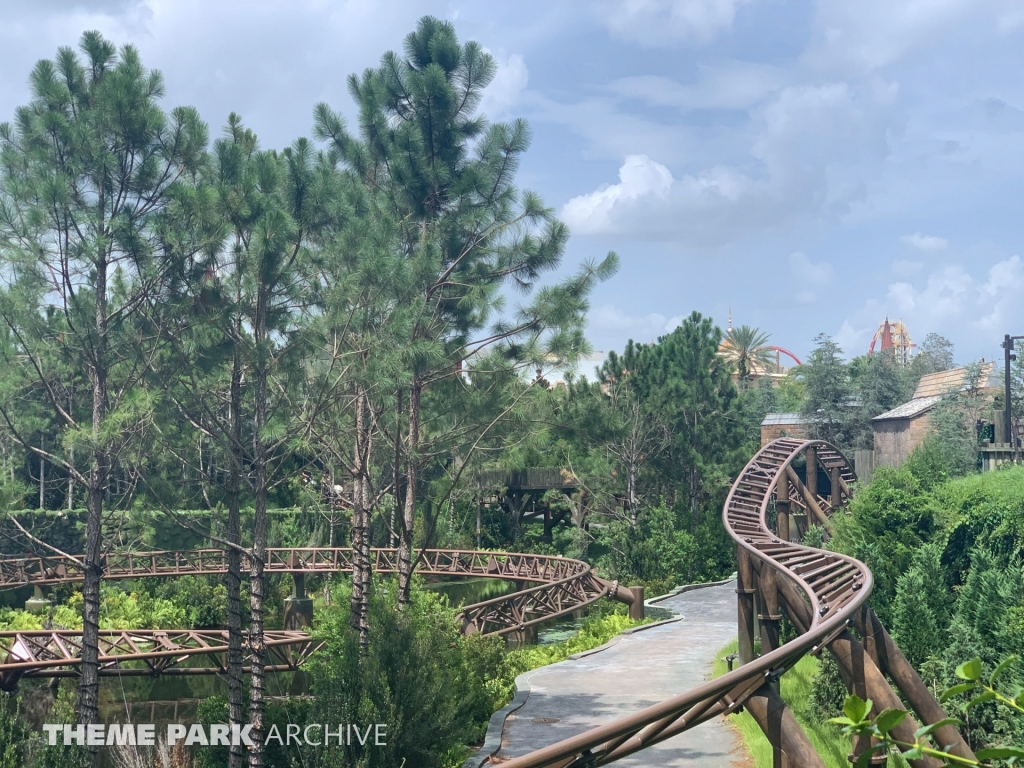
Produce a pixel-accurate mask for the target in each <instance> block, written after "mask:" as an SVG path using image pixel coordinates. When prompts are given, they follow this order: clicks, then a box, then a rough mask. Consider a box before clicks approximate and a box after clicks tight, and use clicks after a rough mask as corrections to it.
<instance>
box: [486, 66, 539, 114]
mask: <svg viewBox="0 0 1024 768" xmlns="http://www.w3.org/2000/svg"><path fill="white" fill-rule="evenodd" d="M488 53H490V54H491V56H493V57H494V61H495V63H496V64H497V65H498V71H497V72H496V73H495V75H494V79H493V80H492V81H491V84H490V85H489V86H487V89H486V90H485V91H484V95H483V98H482V99H481V101H480V111H481V112H483V113H484V114H485V115H487V117H488V119H490V120H501V119H503V118H506V117H508V116H509V114H510V112H511V110H512V108H513V107H515V106H516V105H518V104H519V102H520V100H521V99H522V95H523V92H524V91H525V90H526V85H527V83H528V82H529V79H530V73H529V70H527V68H526V61H525V60H524V59H523V57H522V56H521V55H520V54H518V53H513V54H512V55H511V56H507V55H505V52H504V51H498V52H494V51H488Z"/></svg>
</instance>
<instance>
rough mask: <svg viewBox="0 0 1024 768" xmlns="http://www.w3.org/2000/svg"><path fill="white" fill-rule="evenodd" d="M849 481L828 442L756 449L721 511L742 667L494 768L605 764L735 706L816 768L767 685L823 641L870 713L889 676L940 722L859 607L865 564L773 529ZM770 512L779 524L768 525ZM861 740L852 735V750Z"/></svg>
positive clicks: (947, 734)
mask: <svg viewBox="0 0 1024 768" xmlns="http://www.w3.org/2000/svg"><path fill="white" fill-rule="evenodd" d="M801 457H807V465H809V466H810V467H811V468H812V470H813V471H811V472H805V476H804V480H805V481H806V482H804V481H801V479H800V478H799V477H798V475H797V473H796V471H795V470H794V460H799V459H800V458H801ZM818 467H820V468H821V469H822V470H824V472H825V474H826V476H827V477H828V478H829V481H830V482H829V486H830V494H829V497H828V498H824V497H821V496H819V495H818V494H817V493H816V488H817V484H818V478H819V469H818ZM855 479H856V478H855V475H854V473H853V471H852V469H851V467H850V465H849V463H848V462H847V461H846V459H845V457H844V456H843V455H842V453H840V452H839V450H838V449H836V448H835V447H834V446H832V445H830V444H828V443H825V442H822V441H816V440H795V439H789V438H783V439H780V440H776V441H774V442H772V443H770V444H769V445H767V446H765V447H764V448H762V449H761V450H760V451H759V452H758V453H757V455H755V456H754V457H753V458H752V459H751V460H750V462H749V463H748V464H747V465H746V467H744V469H743V471H742V472H741V473H740V475H739V477H738V478H737V479H736V481H735V483H734V484H733V486H732V489H731V490H730V492H729V495H728V498H727V499H726V502H725V507H724V510H723V515H722V516H723V520H724V523H725V526H726V529H727V530H728V532H729V535H730V536H731V537H732V538H733V540H734V541H735V542H736V545H737V571H738V589H737V593H738V594H737V603H738V618H739V635H740V657H741V658H740V661H741V663H742V666H740V667H739V668H738V669H736V670H734V671H732V672H730V673H728V674H726V675H723V676H722V677H719V678H717V679H715V680H711V681H709V682H707V683H704V684H702V685H700V686H698V687H697V688H694V689H693V690H690V691H687V692H686V693H682V694H680V695H678V696H675V697H673V698H671V699H668V700H666V701H663V702H661V703H659V704H655V705H653V706H651V707H647V708H646V709H643V710H640V711H639V712H636V713H634V714H632V715H629V716H627V717H623V718H621V719H618V720H614V721H612V722H609V723H607V724H605V725H602V726H600V727H598V728H594V729H591V730H589V731H586V732H584V733H581V734H578V735H576V736H573V737H570V738H568V739H564V740H563V741H560V742H557V743H555V744H552V745H549V746H545V747H542V748H540V749H537V750H535V751H533V752H531V753H529V754H527V755H524V756H522V757H518V758H514V759H510V760H502V761H501V765H502V768H565V767H567V766H572V767H573V768H577V767H579V768H582V767H583V766H586V767H587V768H591V767H592V766H600V765H606V764H608V763H612V762H615V761H616V760H619V759H621V758H623V757H625V756H627V755H631V754H634V753H636V752H638V751H640V750H642V749H644V748H646V747H649V746H651V745H652V744H657V743H658V742H660V741H663V740H665V739H669V738H671V737H672V736H675V735H676V734H679V733H681V732H683V731H686V730H688V729H690V728H693V727H695V726H697V725H699V724H701V723H703V722H706V721H708V720H711V719H712V718H715V717H718V716H719V715H727V714H731V713H735V712H738V711H740V709H741V708H746V709H747V710H748V711H749V712H750V713H751V715H753V717H754V719H755V720H756V721H757V722H758V724H759V725H760V726H761V727H762V729H763V730H764V731H765V733H766V735H767V736H768V739H769V741H770V742H771V744H772V746H773V750H774V763H775V765H776V766H783V765H788V766H791V767H792V766H801V767H803V766H810V767H812V768H817V767H819V766H820V767H821V768H823V767H824V763H823V762H822V760H821V758H820V757H819V756H818V754H817V753H816V752H815V750H814V748H813V747H812V746H811V744H810V742H809V740H808V739H807V737H806V735H805V734H804V733H803V731H802V729H801V728H800V725H799V724H798V723H797V722H796V720H795V718H794V717H793V715H792V713H791V712H790V711H789V709H788V708H787V707H786V705H785V703H784V702H783V701H782V699H781V697H779V695H778V692H777V690H776V686H775V685H774V683H775V681H777V680H778V678H779V677H780V676H781V675H782V674H783V673H785V672H786V671H787V670H788V669H790V668H792V667H793V665H795V664H796V663H797V661H799V660H800V659H801V658H802V657H804V656H805V655H807V654H816V653H819V652H821V651H822V650H823V649H826V648H827V649H828V650H829V652H830V653H831V654H832V655H833V656H834V657H835V658H836V660H837V661H838V662H839V665H840V670H841V672H842V674H843V677H844V681H845V682H846V683H847V686H848V688H849V689H850V690H851V692H854V693H857V694H858V695H860V696H861V697H862V698H864V699H867V698H869V697H870V698H871V699H872V700H873V701H874V704H875V710H874V711H875V713H876V714H877V712H878V711H880V710H881V709H882V708H886V707H890V706H891V707H895V708H899V709H902V708H903V706H904V705H903V704H902V703H901V701H900V699H899V697H898V696H897V695H896V694H895V692H894V691H893V690H892V688H891V687H889V685H888V683H887V681H886V679H885V677H884V674H888V675H889V676H890V678H892V679H893V680H894V681H895V682H896V683H897V685H898V686H899V688H900V691H901V692H902V693H903V695H904V698H905V699H906V700H907V701H908V702H909V703H910V704H911V706H912V708H913V709H915V710H916V711H917V713H918V715H919V716H920V717H921V718H922V720H923V721H924V722H926V723H929V724H931V723H934V722H937V721H938V720H940V719H943V718H944V717H945V713H943V712H942V709H941V707H940V706H939V705H938V703H937V702H936V701H935V699H934V698H932V696H931V694H930V693H929V691H928V689H927V687H926V686H925V685H924V684H923V683H922V682H921V680H920V678H919V677H917V674H916V672H914V671H913V668H912V667H910V665H909V664H907V663H906V659H905V658H903V655H902V653H900V651H899V649H898V648H897V647H896V646H895V644H894V643H893V642H892V639H891V638H890V637H889V635H888V633H887V632H886V631H885V629H884V628H883V627H882V626H881V625H880V624H879V623H878V621H877V619H876V618H875V617H874V614H873V613H872V612H871V611H870V609H869V608H868V607H867V600H868V597H869V596H870V594H871V588H872V583H873V582H872V576H871V571H870V570H869V569H868V568H867V566H866V565H864V564H863V563H861V562H859V561H858V560H855V559H853V558H852V557H847V556H845V555H841V554H837V553H834V552H828V551H825V550H821V549H814V548H812V547H807V546H803V545H801V544H797V543H794V542H792V541H789V540H788V538H789V537H788V536H784V537H780V535H779V533H780V529H784V530H786V531H788V530H789V528H790V525H789V523H790V522H792V517H791V513H792V514H800V513H801V512H803V513H806V514H808V515H809V517H811V518H813V519H814V520H818V517H819V515H821V517H822V518H824V516H825V515H826V514H827V513H828V512H831V511H833V510H834V509H835V508H837V507H839V506H840V505H841V504H842V503H843V502H844V501H845V500H846V499H847V498H848V496H849V493H850V484H851V483H852V482H853V481H854V480H855ZM808 486H810V487H808ZM797 510H800V511H801V512H797ZM773 518H774V522H775V524H777V526H778V528H775V529H773V527H772V525H771V523H772V520H773ZM818 522H822V523H824V522H827V520H824V519H822V520H818ZM802 527H803V526H799V525H798V526H797V528H798V529H799V528H802ZM755 595H756V597H757V598H759V600H758V602H759V604H760V611H761V612H760V613H759V614H758V616H757V618H758V619H759V620H760V623H761V642H762V650H763V651H764V653H763V654H762V655H760V656H758V657H754V655H753V648H754V645H753V632H752V630H753V605H754V602H755ZM782 610H785V612H786V614H787V615H788V616H789V619H790V622H791V623H792V625H793V626H794V627H795V629H796V631H797V636H796V637H795V638H794V639H792V640H790V641H789V642H786V643H784V644H781V645H780V644H779V621H780V619H781V618H782V613H781V611H782ZM852 625H856V626H857V628H858V631H859V632H860V635H861V637H862V638H863V640H864V643H863V644H861V642H860V641H859V640H858V639H857V638H855V637H854V636H853V635H852V634H851V633H850V631H849V627H850V626H852ZM744 656H746V657H747V658H743V657H744ZM916 728H917V724H916V723H915V722H914V721H913V718H912V717H911V716H908V717H907V718H906V719H905V720H904V723H903V724H902V725H901V726H900V732H898V733H897V732H896V731H894V735H895V736H896V737H897V738H901V739H903V740H909V741H911V742H912V741H913V740H914V739H913V731H914V730H915V729H916ZM936 735H937V740H938V741H939V742H940V743H941V744H944V745H952V748H953V751H954V752H955V753H957V754H960V755H962V756H972V757H973V755H971V752H970V748H969V747H968V746H967V745H966V743H965V742H964V740H963V738H962V737H961V736H960V734H959V733H958V732H957V731H956V730H955V729H954V728H952V727H951V726H949V725H946V726H942V727H941V728H939V729H938V730H937V731H936ZM869 746H870V745H869V744H864V743H857V744H854V745H853V747H854V754H859V753H861V752H863V751H864V750H866V749H867V748H869ZM485 764H487V763H485ZM911 765H913V766H914V768H937V766H939V765H940V763H938V761H936V760H934V759H932V758H924V759H917V760H912V761H911Z"/></svg>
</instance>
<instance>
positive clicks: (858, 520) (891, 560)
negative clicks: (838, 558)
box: [831, 467, 936, 624]
mask: <svg viewBox="0 0 1024 768" xmlns="http://www.w3.org/2000/svg"><path fill="white" fill-rule="evenodd" d="M833 522H834V524H835V529H836V535H835V538H834V539H833V541H832V543H831V546H832V547H833V548H834V549H835V550H837V551H840V552H845V553H846V554H850V555H853V556H854V557H856V558H858V559H859V560H861V561H863V562H865V563H867V565H868V567H870V568H871V572H872V574H873V575H874V578H875V587H874V591H873V592H872V606H873V607H874V609H875V611H876V612H877V613H878V615H879V617H880V618H881V619H882V623H883V624H888V623H890V620H891V615H892V614H891V605H892V602H893V600H894V599H895V597H896V587H897V582H898V580H899V578H900V576H902V575H903V574H904V573H905V572H906V571H908V570H909V569H910V566H911V563H912V561H913V558H914V554H915V553H916V552H917V551H918V549H920V548H921V546H922V545H923V544H924V543H925V542H927V541H929V540H930V538H931V536H932V535H933V533H934V532H935V529H936V521H935V510H934V506H933V501H932V499H931V497H930V495H928V494H927V493H924V492H922V490H921V485H920V483H919V482H918V480H917V478H916V477H914V476H913V475H912V474H911V473H910V472H909V470H907V469H906V468H905V467H901V468H899V469H890V468H885V467H883V468H880V469H878V470H877V471H876V472H875V475H874V477H873V478H872V481H871V483H870V485H868V486H866V487H864V488H863V489H861V490H860V491H859V492H858V493H856V494H855V495H854V497H853V500H852V501H851V503H850V508H849V514H848V515H838V516H836V517H835V518H833Z"/></svg>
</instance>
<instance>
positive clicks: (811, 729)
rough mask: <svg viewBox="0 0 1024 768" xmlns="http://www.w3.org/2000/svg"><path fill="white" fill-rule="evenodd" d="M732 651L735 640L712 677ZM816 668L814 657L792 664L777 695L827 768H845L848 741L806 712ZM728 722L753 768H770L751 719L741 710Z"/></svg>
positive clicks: (893, 761) (893, 760)
mask: <svg viewBox="0 0 1024 768" xmlns="http://www.w3.org/2000/svg"><path fill="white" fill-rule="evenodd" d="M735 652H736V641H735V640H734V641H733V642H731V643H730V644H729V645H727V646H726V647H725V648H723V649H722V650H721V651H719V652H718V657H717V658H716V659H715V666H714V671H713V675H714V677H721V676H722V675H724V674H725V673H726V672H727V671H728V664H727V663H726V661H725V657H726V656H728V655H729V654H730V653H735ZM818 667H819V662H818V660H817V659H816V658H815V657H813V656H804V657H803V658H802V659H800V661H798V662H797V663H796V666H794V667H793V668H792V669H791V670H789V671H788V672H787V673H786V674H784V675H783V676H782V680H781V683H782V686H781V690H780V692H781V694H782V698H783V700H784V701H785V702H786V704H788V705H789V708H790V709H791V710H792V712H793V715H794V717H796V719H797V722H798V723H800V725H801V727H802V728H803V729H804V733H806V734H807V738H809V739H810V740H811V744H813V745H814V749H815V750H817V752H818V754H819V755H821V759H822V760H823V761H824V762H825V765H826V766H827V768H849V766H850V763H849V761H848V760H847V759H846V756H847V755H848V754H849V752H850V740H849V739H848V738H847V737H846V736H843V734H842V733H841V732H840V730H839V727H838V726H835V725H832V724H831V723H821V722H818V720H816V719H815V718H814V716H813V715H811V713H810V711H809V710H810V703H811V687H812V685H813V684H814V678H815V677H817V675H818ZM729 722H731V723H732V724H733V726H735V728H736V729H737V730H738V731H739V732H740V736H741V737H742V738H743V743H744V744H745V745H746V747H747V750H748V751H749V752H750V755H751V757H753V759H754V765H755V766H756V768H772V749H771V744H769V743H768V738H767V737H766V736H765V735H764V732H763V731H762V730H761V728H760V726H758V724H757V723H756V722H755V721H754V718H752V717H751V716H750V714H749V713H748V712H746V711H743V712H741V713H740V714H739V715H733V716H732V717H731V718H729ZM889 760H890V765H894V766H898V767H900V768H902V767H903V766H906V763H905V762H904V761H903V759H902V758H899V757H890V758H889Z"/></svg>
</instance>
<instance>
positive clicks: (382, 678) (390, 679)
mask: <svg viewBox="0 0 1024 768" xmlns="http://www.w3.org/2000/svg"><path fill="white" fill-rule="evenodd" d="M395 589H396V588H395V585H394V584H393V583H392V582H380V583H378V584H376V586H375V591H374V595H373V598H372V600H371V610H370V627H371V630H370V648H369V650H368V652H367V653H366V654H365V655H360V653H359V640H358V636H357V634H356V633H355V632H353V630H352V629H351V628H350V627H349V624H348V620H349V617H348V612H347V611H345V610H335V611H324V612H322V613H321V614H319V615H318V616H317V627H318V628H317V635H318V636H319V637H320V638H322V639H323V640H324V643H325V645H324V648H323V650H322V651H320V652H319V653H318V654H317V655H316V657H315V659H314V660H313V662H312V663H311V666H310V672H311V674H312V678H313V693H314V696H315V700H314V703H313V706H312V711H311V713H310V722H315V723H358V724H360V725H361V726H364V725H366V724H370V723H384V724H386V726H387V746H369V745H367V746H365V747H363V746H360V745H359V744H352V745H344V746H338V745H337V744H335V743H332V744H331V745H330V746H326V747H309V748H303V749H304V753H305V754H303V756H302V759H303V764H304V765H307V766H309V765H312V766H320V767H322V768H328V767H330V768H335V767H337V768H342V767H345V768H348V766H359V768H378V767H379V768H393V767H394V766H398V765H401V764H402V761H403V760H405V761H406V763H405V764H406V765H408V766H413V765H415V766H423V768H434V767H435V766H437V767H438V768H439V767H440V766H444V765H447V764H449V763H450V762H452V761H453V760H454V759H455V758H457V757H458V756H461V754H462V752H463V751H464V749H465V747H464V745H465V744H467V743H469V742H471V741H474V740H476V739H477V738H479V736H480V735H481V734H482V732H483V728H484V726H485V724H486V722H487V720H488V718H489V717H490V715H491V706H492V702H493V696H494V692H493V691H490V690H488V688H487V685H486V684H485V680H487V679H489V678H490V679H493V678H495V677H497V676H498V669H496V668H495V667H496V666H497V665H499V664H500V662H501V653H500V649H501V641H500V640H495V639H487V638H465V637H464V636H463V634H462V631H461V626H460V625H459V624H458V622H457V621H456V618H455V611H454V610H453V609H452V608H450V607H449V606H448V604H447V601H446V600H445V599H444V598H443V597H441V596H438V595H436V594H433V593H431V592H429V591H426V590H416V591H414V599H413V602H412V604H411V605H410V606H409V607H408V608H407V609H406V610H405V611H404V612H401V613H399V612H397V611H395V610H394V604H395ZM339 602H340V603H341V604H342V605H344V604H345V603H344V601H339Z"/></svg>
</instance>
